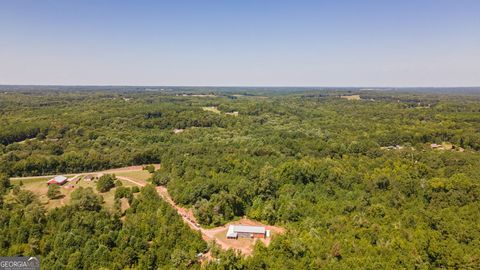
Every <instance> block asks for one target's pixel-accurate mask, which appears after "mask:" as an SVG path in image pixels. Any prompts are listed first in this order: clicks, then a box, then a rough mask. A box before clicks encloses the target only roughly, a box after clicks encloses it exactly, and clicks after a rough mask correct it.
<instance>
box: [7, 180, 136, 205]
mask: <svg viewBox="0 0 480 270" xmlns="http://www.w3.org/2000/svg"><path fill="white" fill-rule="evenodd" d="M48 179H49V178H46V179H45V178H36V179H26V180H25V181H24V180H22V182H23V186H22V188H23V189H26V190H30V191H32V192H33V193H35V194H36V195H38V197H39V199H40V201H41V202H42V203H43V204H45V207H46V208H47V209H53V208H56V207H61V206H63V205H66V204H68V202H69V201H70V195H71V193H72V192H73V191H74V190H76V189H78V188H79V187H84V188H88V187H91V188H92V189H93V190H94V191H95V192H97V190H96V181H84V180H80V181H78V183H76V181H72V182H69V183H66V184H65V185H63V186H60V192H61V193H62V195H63V197H60V198H58V199H55V200H51V199H49V198H48V197H47V192H48V185H47V183H46V181H47V180H48ZM120 181H122V184H123V186H125V187H131V186H134V184H133V183H131V182H129V181H126V180H121V179H120ZM15 182H16V181H14V182H13V183H14V184H15ZM115 190H116V188H112V189H111V190H110V191H108V192H104V193H99V192H97V193H98V194H100V195H102V197H103V200H104V203H105V206H106V207H107V208H109V209H111V208H112V207H113V201H114V196H115Z"/></svg>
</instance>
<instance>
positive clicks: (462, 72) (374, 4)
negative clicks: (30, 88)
mask: <svg viewBox="0 0 480 270" xmlns="http://www.w3.org/2000/svg"><path fill="white" fill-rule="evenodd" d="M0 84H68V85H79V84H80V85H212V86H213V85H223V86H480V1H478V0H416V1H413V0H402V1H400V0H395V1H394V0H376V1H375V0H361V1H360V0H331V1H322V0H317V1H302V0H297V1H293V0H292V1H282V0H276V1H273V0H272V1H270V0H256V1H250V0H241V1H233V0H224V1H215V0H208V1H207V0H203V1H202V0H191V1H186V0H171V1H160V0H159V1H118V0H117V1H107V0H104V1H86V0H85V1H83V0H82V1H81V0H78V1H70V0H65V1H61V0H57V1H48V0H46V1H22V0H12V1H8V0H1V1H0Z"/></svg>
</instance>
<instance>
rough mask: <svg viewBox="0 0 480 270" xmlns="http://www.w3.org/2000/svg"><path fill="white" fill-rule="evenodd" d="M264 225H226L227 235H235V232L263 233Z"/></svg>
mask: <svg viewBox="0 0 480 270" xmlns="http://www.w3.org/2000/svg"><path fill="white" fill-rule="evenodd" d="M265 231H266V230H265V227H260V226H248V225H230V226H228V231H227V237H237V233H265Z"/></svg>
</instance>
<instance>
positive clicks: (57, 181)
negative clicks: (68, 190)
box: [47, 175, 67, 185]
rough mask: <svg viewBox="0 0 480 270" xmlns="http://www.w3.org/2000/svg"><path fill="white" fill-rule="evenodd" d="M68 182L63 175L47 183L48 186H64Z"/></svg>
mask: <svg viewBox="0 0 480 270" xmlns="http://www.w3.org/2000/svg"><path fill="white" fill-rule="evenodd" d="M66 182H67V177H65V176H63V175H58V176H55V177H54V178H52V179H50V180H48V181H47V185H51V184H55V185H63V184H65V183H66Z"/></svg>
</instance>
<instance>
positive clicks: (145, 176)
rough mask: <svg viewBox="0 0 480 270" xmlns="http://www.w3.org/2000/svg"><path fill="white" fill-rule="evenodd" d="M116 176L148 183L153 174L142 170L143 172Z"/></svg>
mask: <svg viewBox="0 0 480 270" xmlns="http://www.w3.org/2000/svg"><path fill="white" fill-rule="evenodd" d="M115 175H118V176H124V177H130V178H133V179H138V180H143V181H147V179H148V178H150V176H151V175H152V174H151V173H149V172H148V171H145V170H142V171H131V172H118V173H115Z"/></svg>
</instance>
